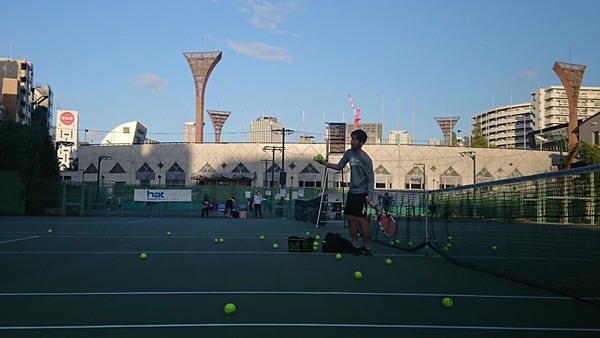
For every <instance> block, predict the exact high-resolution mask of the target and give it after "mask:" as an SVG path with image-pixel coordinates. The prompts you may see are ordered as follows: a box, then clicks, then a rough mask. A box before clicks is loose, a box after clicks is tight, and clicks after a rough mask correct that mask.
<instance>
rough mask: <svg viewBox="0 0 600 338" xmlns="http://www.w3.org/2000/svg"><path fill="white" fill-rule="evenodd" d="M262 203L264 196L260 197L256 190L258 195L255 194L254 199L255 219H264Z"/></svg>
mask: <svg viewBox="0 0 600 338" xmlns="http://www.w3.org/2000/svg"><path fill="white" fill-rule="evenodd" d="M261 203H262V196H261V195H260V191H258V190H256V194H254V198H253V199H252V204H253V207H254V218H257V217H258V216H259V215H260V218H262V210H261V209H260V204H261Z"/></svg>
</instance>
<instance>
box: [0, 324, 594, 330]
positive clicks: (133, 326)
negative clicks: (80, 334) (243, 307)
mask: <svg viewBox="0 0 600 338" xmlns="http://www.w3.org/2000/svg"><path fill="white" fill-rule="evenodd" d="M194 327H221V328H228V327H333V328H372V329H425V330H433V329H436V330H471V331H474V330H475V331H476V330H480V331H545V332H600V328H581V327H518V326H468V325H457V326H453V325H409V324H345V323H239V324H236V323H198V324H122V325H120V324H115V325H56V326H0V331H1V330H84V329H95V330H97V329H148V328H194Z"/></svg>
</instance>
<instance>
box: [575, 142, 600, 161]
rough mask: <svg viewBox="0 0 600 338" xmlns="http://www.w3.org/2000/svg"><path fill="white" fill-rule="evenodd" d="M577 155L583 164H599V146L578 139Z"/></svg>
mask: <svg viewBox="0 0 600 338" xmlns="http://www.w3.org/2000/svg"><path fill="white" fill-rule="evenodd" d="M579 156H581V158H582V159H583V163H584V165H592V164H600V147H598V146H597V145H592V144H589V143H587V142H585V141H579Z"/></svg>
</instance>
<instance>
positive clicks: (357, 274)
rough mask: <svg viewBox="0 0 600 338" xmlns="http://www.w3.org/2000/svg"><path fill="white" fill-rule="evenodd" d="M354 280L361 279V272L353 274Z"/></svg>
mask: <svg viewBox="0 0 600 338" xmlns="http://www.w3.org/2000/svg"><path fill="white" fill-rule="evenodd" d="M354 278H356V279H361V278H362V272H360V271H356V272H354Z"/></svg>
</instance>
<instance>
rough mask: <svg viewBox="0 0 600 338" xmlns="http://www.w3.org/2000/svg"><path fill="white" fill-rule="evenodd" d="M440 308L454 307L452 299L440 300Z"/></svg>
mask: <svg viewBox="0 0 600 338" xmlns="http://www.w3.org/2000/svg"><path fill="white" fill-rule="evenodd" d="M442 306H443V307H445V308H447V309H449V308H451V307H452V306H454V301H453V300H452V298H450V297H446V298H444V299H442Z"/></svg>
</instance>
